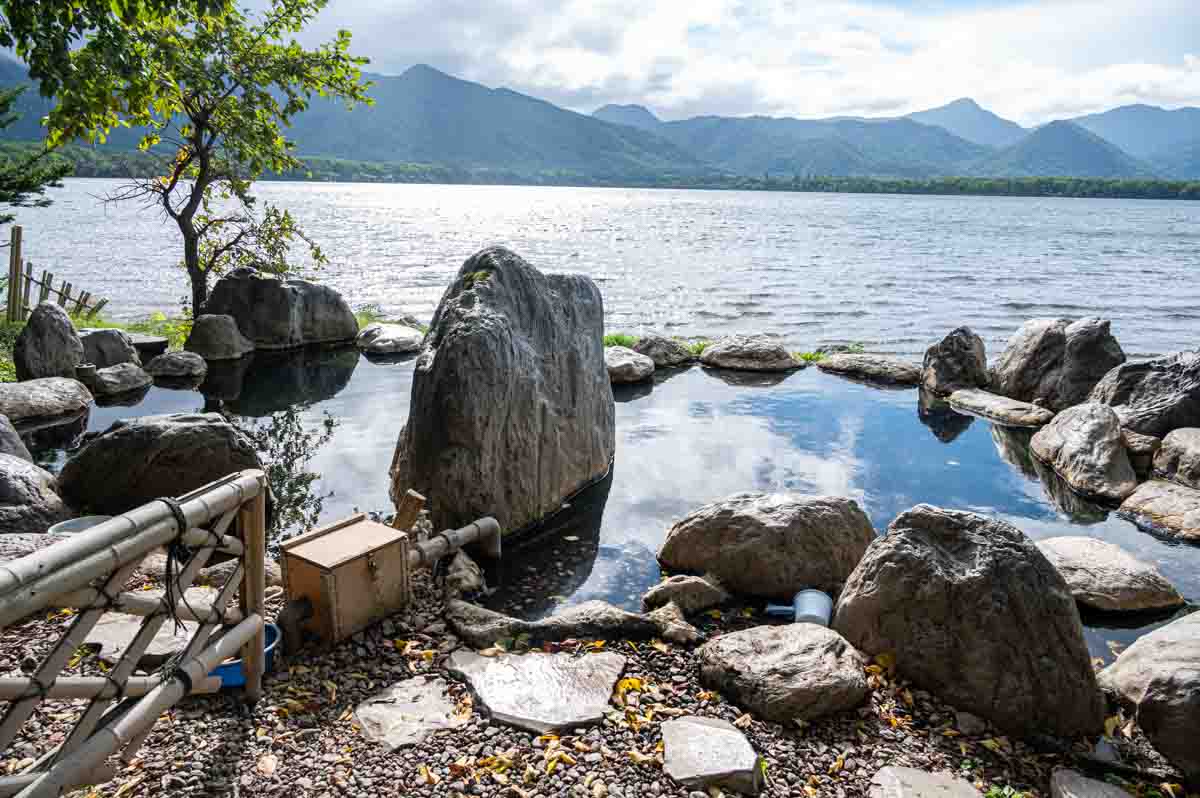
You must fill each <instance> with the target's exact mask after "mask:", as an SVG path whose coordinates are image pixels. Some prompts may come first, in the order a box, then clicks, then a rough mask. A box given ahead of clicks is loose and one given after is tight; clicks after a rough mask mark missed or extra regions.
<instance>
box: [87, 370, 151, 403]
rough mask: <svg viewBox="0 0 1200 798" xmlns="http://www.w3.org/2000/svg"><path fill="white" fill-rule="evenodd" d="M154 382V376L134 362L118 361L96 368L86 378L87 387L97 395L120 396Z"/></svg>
mask: <svg viewBox="0 0 1200 798" xmlns="http://www.w3.org/2000/svg"><path fill="white" fill-rule="evenodd" d="M153 383H154V378H153V377H151V376H150V375H149V374H147V373H146V372H145V371H143V370H142V367H141V366H138V365H135V364H134V363H118V364H117V365H115V366H109V367H108V368H103V369H97V370H96V373H95V375H93V376H92V377H91V378H90V379H89V380H88V383H87V384H88V387H89V388H91V391H92V394H93V395H95V396H97V397H102V396H120V395H121V394H125V393H130V392H132V391H137V390H141V389H142V388H145V387H146V386H148V385H152V384H153Z"/></svg>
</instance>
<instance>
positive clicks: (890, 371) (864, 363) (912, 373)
mask: <svg viewBox="0 0 1200 798" xmlns="http://www.w3.org/2000/svg"><path fill="white" fill-rule="evenodd" d="M817 368H818V369H820V370H821V371H827V372H829V373H831V374H840V375H842V376H844V377H850V378H851V379H858V380H865V381H867V382H876V383H880V384H883V385H920V384H921V367H920V366H918V365H917V364H916V363H909V362H908V361H907V360H901V359H900V358H896V357H888V356H886V355H866V354H856V353H847V354H836V355H827V356H826V357H825V358H823V359H822V360H818V361H817Z"/></svg>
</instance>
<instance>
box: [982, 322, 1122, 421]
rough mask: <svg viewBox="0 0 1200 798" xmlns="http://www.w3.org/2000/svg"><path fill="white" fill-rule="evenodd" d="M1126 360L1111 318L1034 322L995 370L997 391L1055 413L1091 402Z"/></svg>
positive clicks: (1016, 338) (1010, 345)
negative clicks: (1104, 380)
mask: <svg viewBox="0 0 1200 798" xmlns="http://www.w3.org/2000/svg"><path fill="white" fill-rule="evenodd" d="M1124 362H1125V352H1124V351H1123V350H1122V349H1121V345H1120V344H1118V343H1117V339H1116V338H1114V337H1113V336H1112V333H1111V332H1110V331H1109V321H1108V320H1107V319H1095V318H1091V319H1080V320H1078V321H1076V322H1072V321H1071V320H1070V319H1030V320H1029V321H1027V322H1025V324H1023V325H1021V329H1019V330H1017V332H1016V334H1015V335H1013V337H1012V338H1010V339H1009V341H1008V346H1006V347H1005V348H1004V351H1003V352H1001V353H1000V357H999V358H998V359H997V361H996V364H995V366H993V367H992V390H994V391H995V392H996V393H1000V394H1003V395H1005V396H1008V397H1011V398H1013V399H1017V400H1019V401H1022V402H1031V403H1033V404H1036V405H1040V406H1042V407H1047V408H1049V409H1050V410H1053V411H1059V410H1064V409H1066V408H1068V407H1071V406H1072V405H1077V404H1079V403H1080V402H1083V401H1086V400H1087V397H1088V394H1089V393H1091V391H1092V389H1093V388H1094V387H1096V383H1098V382H1099V381H1100V379H1101V378H1102V377H1104V375H1105V374H1107V373H1108V372H1109V371H1111V370H1112V369H1113V368H1116V367H1117V366H1119V365H1121V364H1122V363H1124Z"/></svg>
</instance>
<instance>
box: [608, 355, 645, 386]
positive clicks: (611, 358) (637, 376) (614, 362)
mask: <svg viewBox="0 0 1200 798" xmlns="http://www.w3.org/2000/svg"><path fill="white" fill-rule="evenodd" d="M604 365H605V366H606V367H607V368H608V378H609V379H610V380H612V382H613V384H614V385H624V384H627V383H634V382H642V381H644V380H648V379H650V378H651V377H653V376H654V361H653V360H651V359H650V358H648V357H646V356H645V355H639V354H638V353H637V352H635V351H633V350H632V349H629V348H628V347H624V346H606V347H605V348H604Z"/></svg>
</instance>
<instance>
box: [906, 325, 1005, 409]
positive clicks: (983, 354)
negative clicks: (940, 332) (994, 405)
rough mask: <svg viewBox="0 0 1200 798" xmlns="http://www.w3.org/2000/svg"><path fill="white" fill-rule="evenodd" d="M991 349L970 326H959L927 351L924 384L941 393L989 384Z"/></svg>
mask: <svg viewBox="0 0 1200 798" xmlns="http://www.w3.org/2000/svg"><path fill="white" fill-rule="evenodd" d="M988 380H989V377H988V370H987V351H986V350H985V349H984V346H983V339H982V338H980V337H979V336H978V335H976V334H975V333H974V332H973V331H972V330H971V328H970V327H958V328H957V329H954V330H951V331H950V333H949V334H948V335H947V336H946V337H945V338H943V339H942V340H941V341H938V342H937V343H936V344H934V345H933V346H931V347H929V349H927V350H926V351H925V360H924V361H923V362H922V364H921V384H922V385H924V386H925V388H927V389H928V390H930V391H933V392H934V393H935V394H938V395H940V396H948V395H950V394H952V393H954V392H955V391H958V390H961V389H963V388H986V387H987V386H988Z"/></svg>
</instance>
